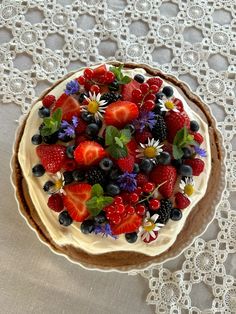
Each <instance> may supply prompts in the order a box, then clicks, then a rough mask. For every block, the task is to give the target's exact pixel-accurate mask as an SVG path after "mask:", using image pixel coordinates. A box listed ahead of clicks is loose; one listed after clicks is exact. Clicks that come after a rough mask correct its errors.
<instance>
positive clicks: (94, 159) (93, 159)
mask: <svg viewBox="0 0 236 314" xmlns="http://www.w3.org/2000/svg"><path fill="white" fill-rule="evenodd" d="M74 156H75V160H76V161H77V163H78V164H79V165H80V166H93V165H96V164H98V163H99V161H100V160H101V159H102V158H104V157H105V156H106V151H105V150H104V148H103V147H102V146H101V145H100V144H98V143H96V142H92V141H85V142H82V143H80V144H79V146H77V147H76V149H75V151H74Z"/></svg>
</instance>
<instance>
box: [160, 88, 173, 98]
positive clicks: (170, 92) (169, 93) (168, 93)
mask: <svg viewBox="0 0 236 314" xmlns="http://www.w3.org/2000/svg"><path fill="white" fill-rule="evenodd" d="M162 93H163V94H165V95H166V97H167V98H169V97H172V96H173V95H174V90H173V88H172V87H171V86H165V87H164V88H163V90H162Z"/></svg>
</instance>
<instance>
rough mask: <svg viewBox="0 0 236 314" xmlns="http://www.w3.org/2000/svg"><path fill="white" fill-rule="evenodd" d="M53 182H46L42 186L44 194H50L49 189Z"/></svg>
mask: <svg viewBox="0 0 236 314" xmlns="http://www.w3.org/2000/svg"><path fill="white" fill-rule="evenodd" d="M54 185H55V184H54V182H52V181H47V182H46V183H45V184H44V186H43V190H44V191H45V192H50V191H51V189H52V188H53V187H54Z"/></svg>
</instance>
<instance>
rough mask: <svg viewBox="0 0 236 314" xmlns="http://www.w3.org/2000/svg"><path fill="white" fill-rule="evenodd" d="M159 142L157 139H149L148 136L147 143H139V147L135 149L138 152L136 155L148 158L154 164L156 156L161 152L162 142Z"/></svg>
mask: <svg viewBox="0 0 236 314" xmlns="http://www.w3.org/2000/svg"><path fill="white" fill-rule="evenodd" d="M159 144H160V142H159V140H157V141H156V140H155V139H154V138H152V139H151V140H150V138H148V142H147V144H142V143H140V147H139V148H138V149H137V150H136V152H137V153H138V154H137V156H136V157H137V158H142V159H143V158H148V159H150V160H151V161H152V162H153V163H154V164H155V163H156V162H157V160H156V157H157V156H158V155H160V153H161V152H162V148H161V147H162V146H163V144H162V145H159Z"/></svg>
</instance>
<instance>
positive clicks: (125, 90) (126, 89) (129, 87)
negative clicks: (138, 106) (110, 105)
mask: <svg viewBox="0 0 236 314" xmlns="http://www.w3.org/2000/svg"><path fill="white" fill-rule="evenodd" d="M139 86H140V83H138V82H137V81H135V80H132V81H131V82H130V83H128V84H124V85H122V92H121V94H122V99H123V100H127V101H132V98H133V97H132V92H133V90H134V89H138V88H139Z"/></svg>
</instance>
